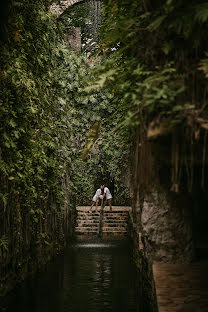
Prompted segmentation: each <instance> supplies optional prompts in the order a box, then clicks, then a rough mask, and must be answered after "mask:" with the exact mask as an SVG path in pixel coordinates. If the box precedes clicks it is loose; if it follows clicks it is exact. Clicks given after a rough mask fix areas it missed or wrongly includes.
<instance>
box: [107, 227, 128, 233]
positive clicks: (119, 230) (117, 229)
mask: <svg viewBox="0 0 208 312" xmlns="http://www.w3.org/2000/svg"><path fill="white" fill-rule="evenodd" d="M103 232H127V230H126V229H125V228H121V227H116V228H111V227H108V226H104V227H103Z"/></svg>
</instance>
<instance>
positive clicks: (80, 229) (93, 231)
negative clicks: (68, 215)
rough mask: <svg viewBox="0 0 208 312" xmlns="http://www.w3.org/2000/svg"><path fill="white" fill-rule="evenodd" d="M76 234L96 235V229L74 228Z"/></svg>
mask: <svg viewBox="0 0 208 312" xmlns="http://www.w3.org/2000/svg"><path fill="white" fill-rule="evenodd" d="M75 232H76V233H86V232H87V233H97V232H98V230H97V229H88V228H75Z"/></svg>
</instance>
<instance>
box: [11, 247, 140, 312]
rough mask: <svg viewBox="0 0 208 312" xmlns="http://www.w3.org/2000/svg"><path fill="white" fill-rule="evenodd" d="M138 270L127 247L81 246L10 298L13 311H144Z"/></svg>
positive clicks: (61, 257)
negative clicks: (142, 309)
mask: <svg viewBox="0 0 208 312" xmlns="http://www.w3.org/2000/svg"><path fill="white" fill-rule="evenodd" d="M135 273H136V272H135V267H134V265H133V263H132V261H131V257H130V256H129V252H128V247H127V245H124V244H118V243H117V244H116V243H112V244H104V243H95V244H84V243H82V244H77V245H74V246H72V247H71V248H69V249H68V250H67V251H66V253H65V254H64V255H63V256H60V257H59V258H58V259H57V260H56V261H55V262H54V263H52V264H50V265H49V266H48V269H47V272H44V273H42V274H39V275H38V276H37V277H36V278H35V279H32V280H31V279H30V280H28V281H27V282H25V283H24V284H23V285H22V286H21V288H20V289H19V290H17V291H16V292H15V293H14V294H13V296H11V297H10V298H9V307H8V311H9V312H18V311H21V312H26V311H27V312H28V311H31V312H47V311H50V312H65V311H67V312H69V311H72V312H78V311H79V312H80V311H85V312H86V311H89V312H104V311H105V312H108V311H114V312H116V311H119V312H121V311H125V312H128V311H132V312H133V311H134V312H137V311H140V312H141V309H139V304H140V300H139V294H138V288H139V287H138V285H137V280H136V274H135Z"/></svg>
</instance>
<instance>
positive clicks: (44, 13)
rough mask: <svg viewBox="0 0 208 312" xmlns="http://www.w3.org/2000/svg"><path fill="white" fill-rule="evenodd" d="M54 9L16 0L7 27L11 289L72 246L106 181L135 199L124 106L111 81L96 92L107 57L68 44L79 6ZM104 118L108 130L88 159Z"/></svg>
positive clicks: (3, 155)
mask: <svg viewBox="0 0 208 312" xmlns="http://www.w3.org/2000/svg"><path fill="white" fill-rule="evenodd" d="M49 6H50V1H38V2H31V1H28V0H24V1H10V2H8V8H7V10H5V11H4V13H5V16H6V17H5V19H4V23H2V25H1V35H2V36H1V42H0V44H1V53H0V65H1V72H0V133H1V135H0V224H1V225H0V294H1V295H2V294H5V293H6V292H7V291H8V290H9V289H11V288H12V287H13V285H15V283H16V282H18V281H20V280H22V279H23V278H24V277H25V276H26V275H27V273H28V272H32V271H35V270H36V269H38V268H40V267H42V265H43V264H44V263H46V262H47V261H48V260H49V259H51V257H52V256H53V255H54V254H56V253H58V252H59V251H60V250H61V249H62V248H63V246H64V245H65V243H66V241H67V239H68V238H70V237H71V236H72V235H73V222H74V211H75V206H76V204H90V203H91V199H92V196H93V194H94V191H95V189H96V188H97V186H99V184H100V183H107V184H108V185H109V184H110V186H112V188H114V190H115V194H114V195H115V196H114V198H115V203H117V204H125V203H126V202H128V200H129V195H128V191H127V188H126V187H125V186H124V183H123V182H124V181H123V180H124V179H123V178H122V171H123V168H124V167H125V166H123V165H122V166H121V165H120V163H121V161H122V160H123V159H124V158H125V157H127V155H128V152H127V148H126V146H125V144H123V143H122V141H121V136H120V134H119V133H116V132H114V131H112V130H113V129H114V128H116V127H117V125H118V123H119V119H120V117H121V115H122V110H121V111H120V112H118V111H117V110H116V105H117V104H116V102H115V101H114V98H113V94H112V92H111V90H110V89H109V88H104V89H103V90H102V91H100V92H98V91H93V90H87V89H86V86H87V81H89V80H91V79H92V78H93V75H94V74H93V73H91V69H92V67H96V64H97V62H100V61H99V58H98V60H97V61H96V59H95V58H91V59H87V58H86V56H85V55H84V54H83V53H79V54H77V53H75V52H74V51H72V49H70V48H69V47H68V45H67V44H66V43H65V38H66V36H65V33H64V30H65V27H66V24H67V19H69V18H70V14H71V13H70V9H69V11H68V13H67V12H65V14H64V15H65V18H66V19H64V17H63V18H62V19H60V20H57V19H56V18H55V17H54V16H52V14H51V13H50V10H49ZM72 18H73V16H72ZM63 26H64V27H63ZM97 124H100V126H101V137H100V138H99V139H98V140H97V141H96V143H95V144H94V146H93V148H92V150H91V151H90V152H89V154H88V156H87V158H86V160H85V161H83V160H82V158H81V156H82V152H83V149H84V147H85V146H86V144H87V140H88V135H87V133H88V131H89V129H90V127H92V126H93V125H95V126H96V125H97ZM111 131H112V132H111Z"/></svg>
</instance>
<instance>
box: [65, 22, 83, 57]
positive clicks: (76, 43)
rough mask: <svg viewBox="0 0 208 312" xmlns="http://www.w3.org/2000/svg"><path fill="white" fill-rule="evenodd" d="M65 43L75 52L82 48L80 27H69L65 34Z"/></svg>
mask: <svg viewBox="0 0 208 312" xmlns="http://www.w3.org/2000/svg"><path fill="white" fill-rule="evenodd" d="M66 44H67V45H68V46H70V48H71V49H72V50H74V51H76V52H80V51H81V49H82V43H81V27H69V28H68V31H67V34H66Z"/></svg>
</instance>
